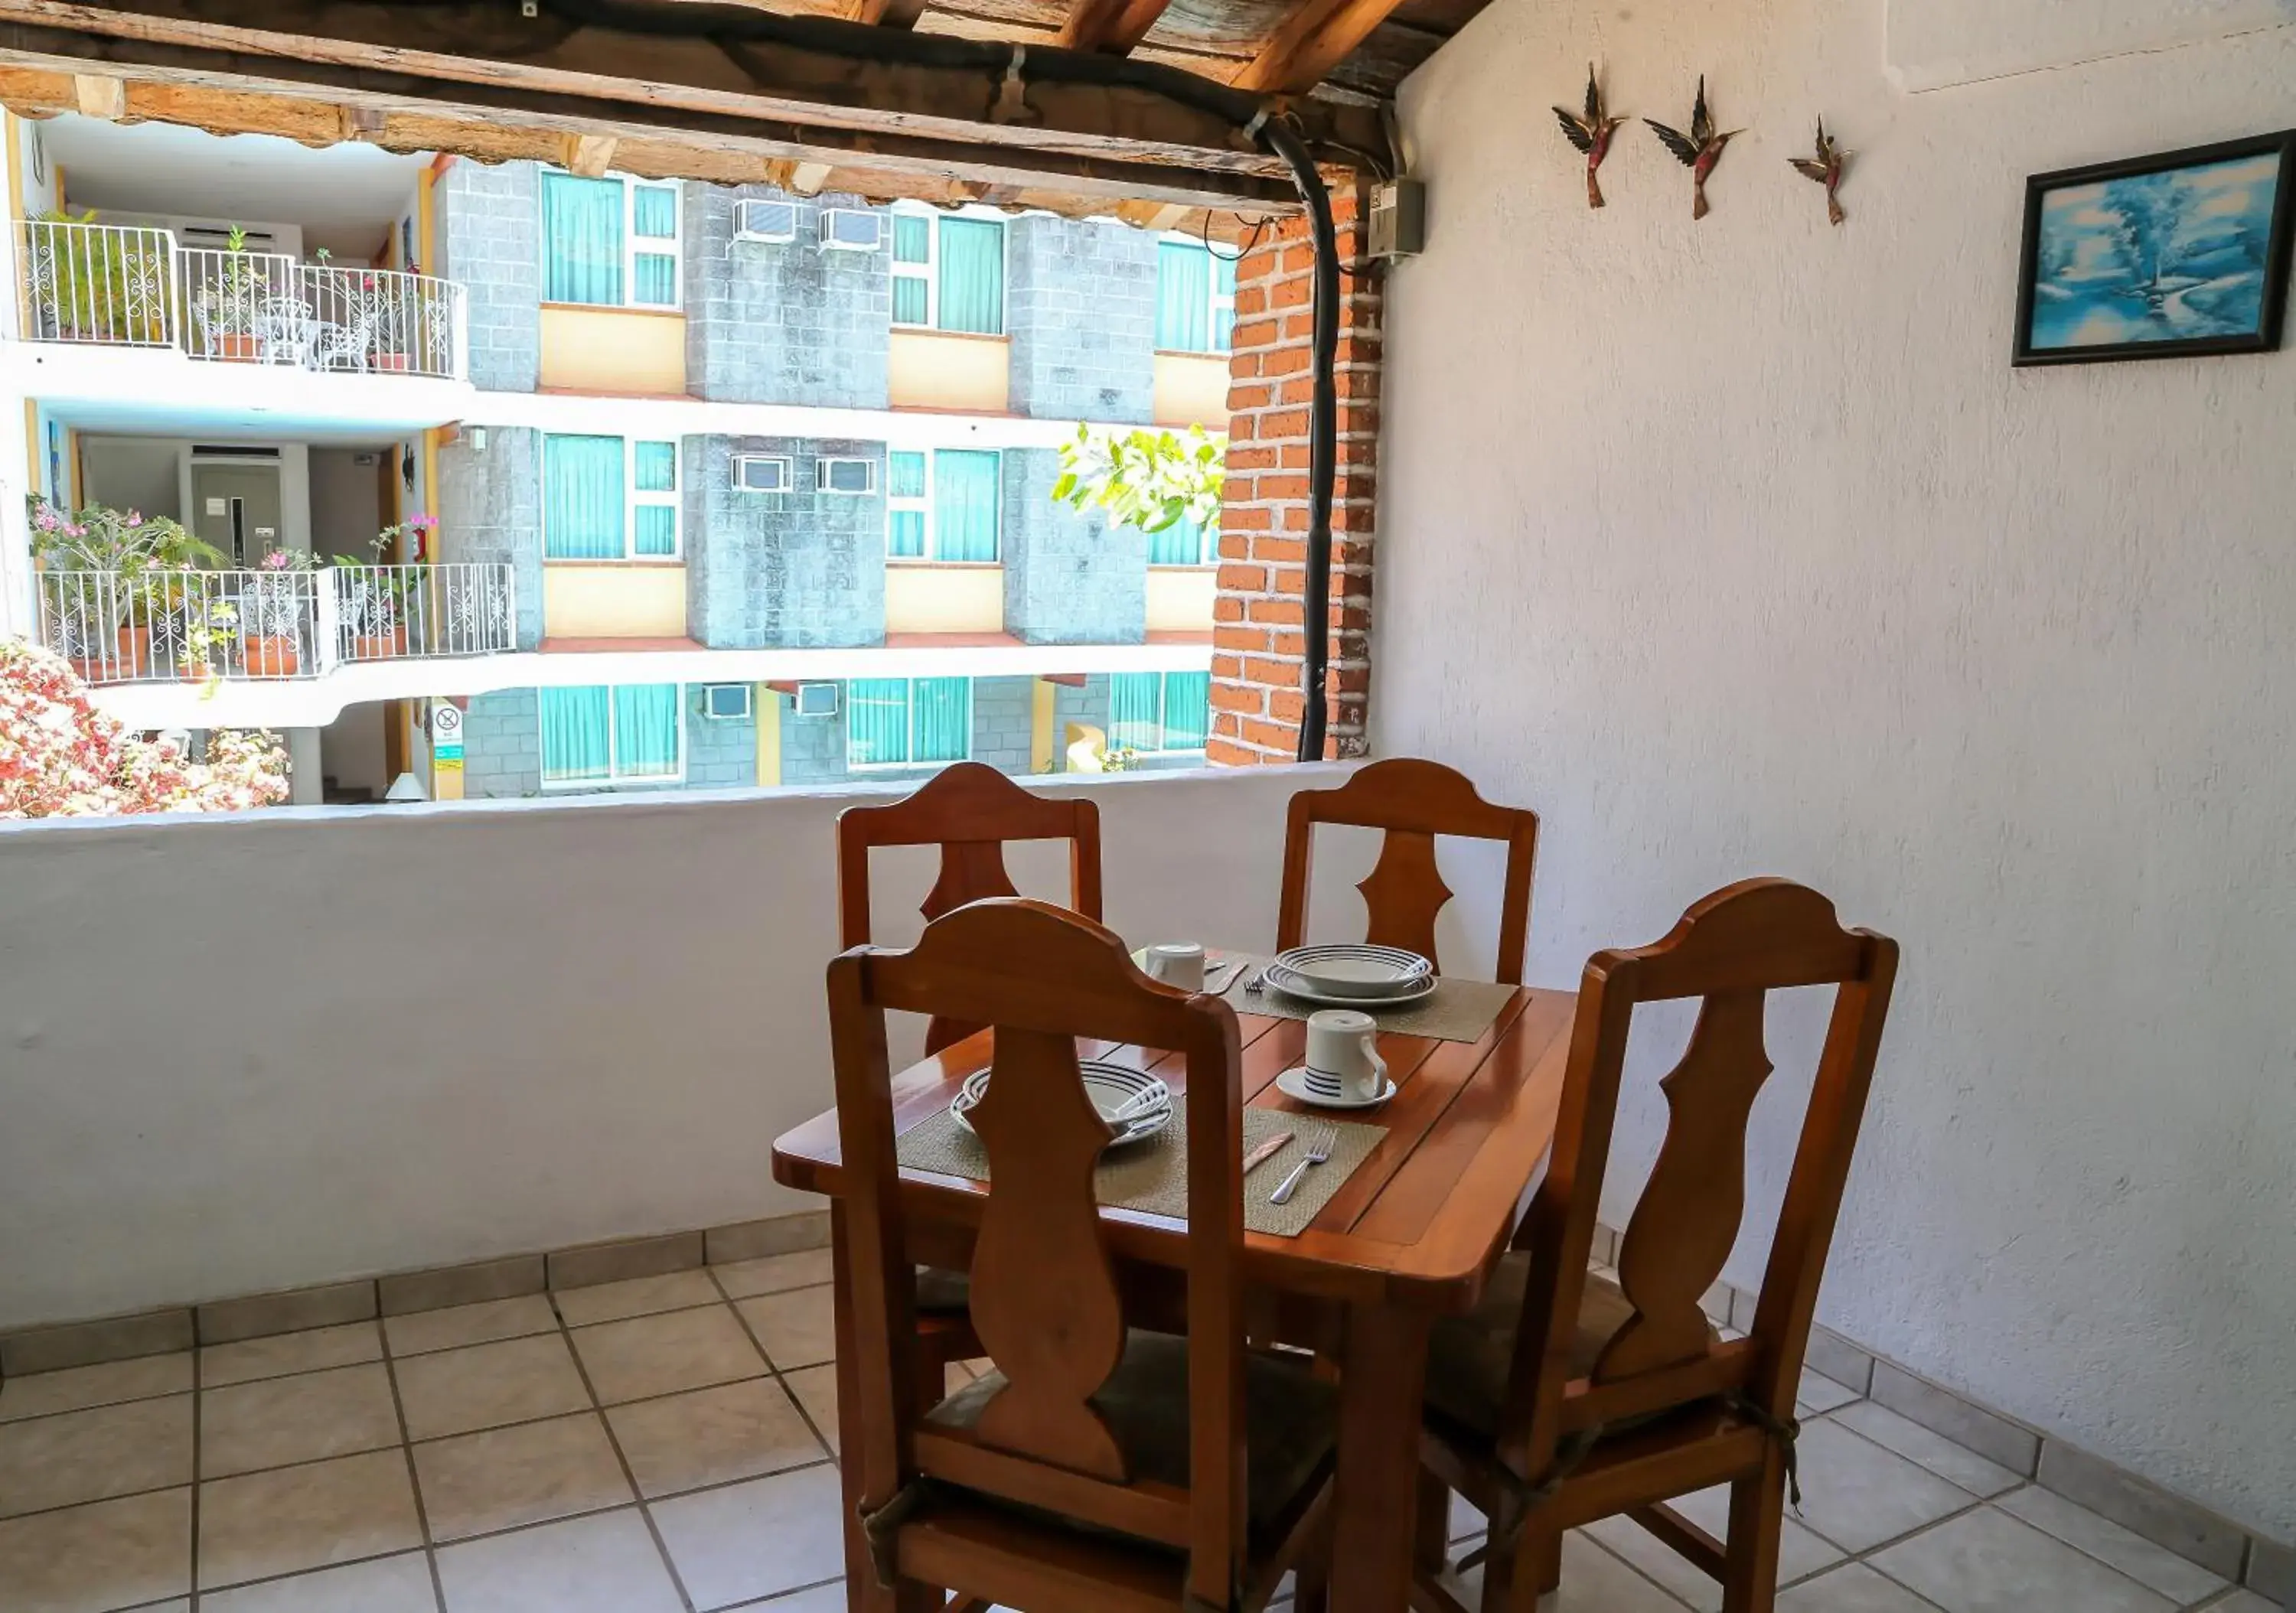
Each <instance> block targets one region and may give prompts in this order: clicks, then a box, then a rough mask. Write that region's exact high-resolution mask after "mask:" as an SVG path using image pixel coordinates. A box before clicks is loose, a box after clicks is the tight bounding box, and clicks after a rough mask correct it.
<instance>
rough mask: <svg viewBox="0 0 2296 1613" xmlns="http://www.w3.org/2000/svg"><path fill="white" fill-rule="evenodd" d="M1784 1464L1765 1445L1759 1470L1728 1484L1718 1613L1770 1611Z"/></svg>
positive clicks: (1782, 1504)
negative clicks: (1726, 1533) (1727, 1528)
mask: <svg viewBox="0 0 2296 1613" xmlns="http://www.w3.org/2000/svg"><path fill="white" fill-rule="evenodd" d="M1785 1480H1786V1473H1785V1463H1784V1461H1783V1460H1782V1459H1781V1458H1780V1457H1779V1455H1778V1452H1777V1447H1776V1446H1775V1445H1773V1446H1771V1448H1770V1452H1769V1454H1768V1456H1767V1459H1766V1460H1765V1461H1764V1462H1763V1463H1762V1467H1761V1470H1760V1471H1759V1473H1755V1474H1753V1475H1751V1476H1750V1477H1748V1478H1741V1479H1739V1480H1737V1481H1736V1482H1735V1483H1734V1484H1732V1485H1731V1486H1730V1538H1729V1540H1728V1541H1727V1542H1726V1543H1725V1544H1724V1547H1723V1554H1722V1613H1771V1609H1772V1608H1773V1607H1774V1606H1775V1603H1776V1601H1777V1596H1778V1532H1779V1530H1780V1528H1781V1527H1783V1526H1784V1522H1785V1510H1786V1496H1785V1491H1786V1483H1785Z"/></svg>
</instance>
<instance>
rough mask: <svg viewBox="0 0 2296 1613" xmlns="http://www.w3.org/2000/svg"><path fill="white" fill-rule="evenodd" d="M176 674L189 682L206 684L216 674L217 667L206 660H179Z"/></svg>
mask: <svg viewBox="0 0 2296 1613" xmlns="http://www.w3.org/2000/svg"><path fill="white" fill-rule="evenodd" d="M214 675H215V667H213V666H212V665H211V664H209V662H206V661H177V662H176V676H177V677H179V678H181V679H183V681H184V682H185V683H187V684H204V683H206V682H207V681H208V679H209V678H210V677H212V676H214Z"/></svg>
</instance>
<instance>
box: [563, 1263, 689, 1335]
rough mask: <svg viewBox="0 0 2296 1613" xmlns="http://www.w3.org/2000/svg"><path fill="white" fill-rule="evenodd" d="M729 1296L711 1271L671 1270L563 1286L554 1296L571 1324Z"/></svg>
mask: <svg viewBox="0 0 2296 1613" xmlns="http://www.w3.org/2000/svg"><path fill="white" fill-rule="evenodd" d="M551 1298H552V1299H553V1300H554V1301H555V1302H556V1303H557V1306H558V1314H560V1315H562V1316H563V1317H565V1318H566V1325H567V1326H568V1327H588V1326H590V1325H591V1324H592V1323H594V1322H619V1321H621V1320H622V1319H623V1318H624V1317H627V1316H651V1315H652V1314H655V1313H656V1312H659V1311H683V1310H690V1309H692V1308H693V1306H697V1305H721V1304H723V1303H724V1302H725V1298H726V1297H725V1296H724V1295H723V1294H720V1293H719V1292H718V1291H717V1284H716V1283H714V1282H712V1281H709V1273H707V1272H667V1273H663V1274H662V1275H660V1276H659V1277H632V1278H629V1279H628V1280H627V1281H622V1282H601V1283H599V1284H597V1285H596V1286H595V1287H594V1288H570V1289H561V1290H559V1291H558V1292H557V1293H555V1294H553V1295H552V1296H551Z"/></svg>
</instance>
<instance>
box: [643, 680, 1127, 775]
mask: <svg viewBox="0 0 2296 1613" xmlns="http://www.w3.org/2000/svg"><path fill="white" fill-rule="evenodd" d="M932 681H934V680H932V679H929V678H927V679H921V678H914V677H905V678H903V679H902V680H901V703H902V707H903V709H904V710H905V711H906V715H907V719H908V720H907V722H906V725H905V726H906V729H907V731H908V751H909V754H908V756H907V757H905V758H903V759H902V760H900V761H898V762H857V761H855V760H854V759H853V711H854V708H855V707H856V706H857V704H858V702H857V700H855V699H854V696H853V682H854V680H852V679H851V678H848V679H846V680H845V688H844V691H843V692H842V694H841V695H840V701H841V707H840V708H841V710H842V712H843V714H844V718H845V724H846V727H845V770H846V771H847V772H848V773H888V772H891V771H894V770H895V769H898V768H906V767H954V766H956V764H957V763H959V762H969V761H971V760H972V718H973V715H974V709H973V700H972V684H973V680H972V678H970V677H967V678H964V755H963V756H953V757H947V759H945V760H941V761H932V762H920V761H917V760H915V759H914V758H915V757H916V754H917V684H920V683H930V682H932ZM1162 712H1163V697H1162V695H1161V693H1159V695H1158V697H1157V713H1158V717H1159V720H1160V719H1161V716H1162ZM678 761H679V765H680V766H684V763H685V752H684V751H683V750H682V749H681V750H680V752H679V754H678Z"/></svg>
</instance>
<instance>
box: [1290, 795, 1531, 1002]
mask: <svg viewBox="0 0 2296 1613" xmlns="http://www.w3.org/2000/svg"><path fill="white" fill-rule="evenodd" d="M1318 823H1346V824H1351V825H1354V826H1355V827H1357V828H1362V829H1380V830H1384V831H1386V838H1385V839H1384V840H1382V843H1381V845H1380V848H1379V861H1378V863H1377V864H1374V866H1373V868H1372V871H1371V872H1370V874H1369V875H1368V876H1367V877H1365V880H1363V882H1362V883H1361V884H1359V885H1357V887H1356V888H1357V890H1360V891H1361V892H1363V898H1364V905H1365V907H1367V908H1369V909H1370V912H1371V922H1370V925H1369V927H1368V928H1367V929H1366V930H1365V935H1364V939H1365V940H1366V941H1369V942H1371V943H1372V944H1374V946H1401V947H1406V948H1408V949H1409V950H1411V951H1413V952H1415V953H1418V954H1421V955H1423V956H1424V957H1427V958H1430V959H1432V958H1434V957H1435V919H1436V915H1437V914H1439V913H1441V912H1442V911H1443V905H1444V904H1445V903H1447V902H1448V901H1449V900H1450V899H1451V897H1452V895H1453V894H1454V893H1453V892H1452V890H1451V888H1450V887H1449V886H1447V885H1446V884H1444V883H1443V876H1442V875H1441V874H1440V873H1439V872H1437V870H1436V867H1435V837H1436V836H1438V835H1456V836H1458V837H1459V838H1461V839H1473V840H1497V841H1500V842H1502V843H1503V844H1505V847H1506V848H1507V859H1506V884H1505V893H1504V896H1503V897H1502V899H1501V901H1500V904H1499V945H1498V974H1497V978H1499V979H1501V980H1503V981H1505V983H1506V984H1508V985H1510V986H1520V985H1521V984H1522V954H1523V946H1524V944H1525V943H1526V941H1528V939H1529V935H1530V869H1531V864H1532V863H1533V861H1535V860H1536V858H1537V856H1538V814H1537V813H1535V812H1529V811H1526V810H1524V809H1522V808H1520V807H1513V806H1492V805H1491V804H1490V803H1489V802H1488V801H1486V800H1485V799H1483V798H1482V797H1481V796H1480V795H1479V794H1477V793H1476V791H1475V786H1474V784H1473V783H1472V782H1471V781H1470V780H1469V779H1468V778H1467V776H1466V775H1465V774H1461V773H1455V772H1453V771H1452V770H1451V769H1450V768H1448V767H1446V766H1443V765H1442V764H1441V763H1440V762H1429V761H1423V760H1421V759H1419V758H1418V757H1392V758H1390V760H1387V761H1383V762H1374V763H1372V764H1371V766H1368V767H1365V768H1361V769H1359V770H1358V771H1357V772H1356V773H1353V774H1349V777H1348V781H1347V782H1345V783H1343V784H1341V785H1340V786H1339V787H1338V788H1337V789H1333V790H1301V791H1300V793H1299V794H1297V795H1295V796H1293V797H1292V816H1291V821H1290V823H1288V824H1287V825H1286V827H1285V829H1284V834H1283V902H1282V905H1281V906H1280V907H1279V908H1278V909H1277V915H1276V925H1275V946H1276V949H1277V950H1278V951H1279V952H1280V951H1285V950H1288V949H1290V948H1292V947H1294V946H1299V945H1300V940H1301V938H1302V937H1303V934H1304V932H1305V931H1306V929H1307V924H1308V879H1309V875H1310V872H1311V870H1312V867H1313V864H1314V852H1315V832H1316V824H1318Z"/></svg>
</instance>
